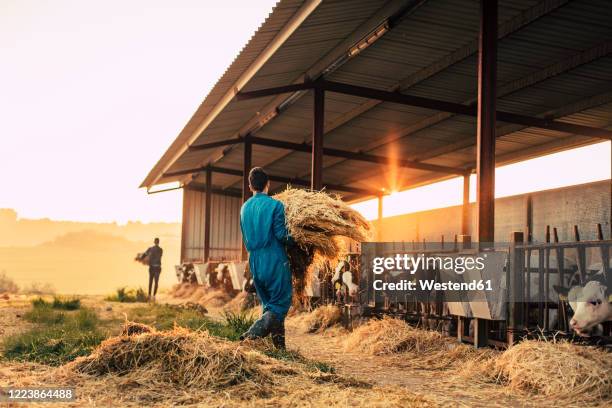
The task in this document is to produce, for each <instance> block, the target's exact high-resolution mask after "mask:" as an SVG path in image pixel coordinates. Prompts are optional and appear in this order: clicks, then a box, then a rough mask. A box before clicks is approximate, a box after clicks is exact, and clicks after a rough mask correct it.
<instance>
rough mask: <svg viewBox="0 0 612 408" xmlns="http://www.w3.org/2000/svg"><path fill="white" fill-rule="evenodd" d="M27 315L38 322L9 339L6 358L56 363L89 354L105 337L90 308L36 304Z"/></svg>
mask: <svg viewBox="0 0 612 408" xmlns="http://www.w3.org/2000/svg"><path fill="white" fill-rule="evenodd" d="M25 317H26V319H28V320H30V321H32V322H35V323H39V325H38V326H37V327H35V328H33V329H31V330H28V331H26V332H24V333H20V334H15V335H13V336H10V337H8V338H6V339H5V340H4V342H3V345H2V349H3V355H2V357H3V358H4V359H7V360H16V361H32V362H36V363H42V364H48V365H52V366H57V365H61V364H65V363H67V362H69V361H72V360H74V359H75V358H77V357H79V356H85V355H88V354H90V353H91V351H92V350H93V349H94V348H95V347H96V346H97V345H98V344H100V342H102V340H104V338H105V337H106V333H104V332H103V331H102V330H100V320H99V318H98V316H97V315H96V313H95V312H94V311H93V310H90V309H85V308H83V309H80V310H78V311H76V312H71V313H69V312H58V311H57V310H53V308H52V307H51V306H35V307H33V308H32V310H31V311H30V312H28V313H27V314H26V316H25Z"/></svg>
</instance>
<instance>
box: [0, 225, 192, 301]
mask: <svg viewBox="0 0 612 408" xmlns="http://www.w3.org/2000/svg"><path fill="white" fill-rule="evenodd" d="M43 224H44V223H43ZM75 224H83V226H90V225H91V224H89V223H75ZM94 225H96V224H94ZM140 225H141V226H143V225H147V226H152V225H151V224H140ZM138 228H141V227H138ZM110 230H111V231H112V232H107V231H104V229H102V230H100V229H95V230H94V229H88V228H85V229H83V230H80V231H70V232H67V233H64V234H62V235H59V236H55V237H53V238H51V239H48V240H46V241H45V242H41V243H36V244H33V245H14V244H13V245H10V246H5V247H0V272H1V271H5V272H6V274H7V275H8V276H9V277H11V278H12V279H14V280H15V282H16V283H17V284H18V285H19V286H21V287H24V286H29V285H31V284H32V283H34V282H37V283H50V284H52V285H53V287H54V288H56V290H57V291H58V292H59V293H82V294H106V293H110V292H112V291H114V290H115V289H116V288H117V287H120V286H132V287H134V286H142V287H143V288H145V287H146V285H147V283H148V271H147V267H146V266H144V265H142V264H140V263H137V262H135V261H134V256H135V255H136V254H137V253H138V252H142V251H144V250H145V249H146V248H147V247H149V246H150V245H151V244H152V242H151V241H152V239H151V238H150V237H153V236H160V239H161V246H162V248H163V249H164V256H163V265H162V268H163V271H162V276H161V278H160V284H161V285H162V286H166V287H167V286H170V285H171V284H173V283H175V281H176V279H175V275H174V264H176V263H178V262H179V254H180V239H179V234H178V231H180V228H178V229H177V231H176V234H175V235H169V234H168V235H165V236H164V234H155V233H153V232H152V231H151V232H149V233H148V234H147V235H146V237H147V239H143V240H132V239H129V238H130V235H132V236H133V234H130V233H127V234H125V232H126V230H122V229H121V228H118V229H117V228H116V229H112V228H111V229H110ZM121 232H124V234H122V233H121ZM3 233H4V231H3Z"/></svg>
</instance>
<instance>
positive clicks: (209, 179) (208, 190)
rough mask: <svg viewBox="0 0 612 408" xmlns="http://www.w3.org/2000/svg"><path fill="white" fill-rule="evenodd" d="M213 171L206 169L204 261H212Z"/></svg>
mask: <svg viewBox="0 0 612 408" xmlns="http://www.w3.org/2000/svg"><path fill="white" fill-rule="evenodd" d="M212 190H213V186H212V171H211V170H210V169H206V192H205V194H206V195H205V198H204V201H205V203H204V261H205V262H208V261H210V214H211V211H210V210H211V206H212Z"/></svg>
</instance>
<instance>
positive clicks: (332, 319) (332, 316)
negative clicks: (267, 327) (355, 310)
mask: <svg viewBox="0 0 612 408" xmlns="http://www.w3.org/2000/svg"><path fill="white" fill-rule="evenodd" d="M292 320H293V321H294V322H295V324H296V325H297V327H298V329H299V330H300V331H301V332H303V333H321V332H323V331H325V330H326V329H329V328H331V327H333V326H335V325H337V324H339V323H340V322H341V320H342V311H341V310H340V308H339V307H338V306H335V305H324V306H319V307H317V308H316V309H314V310H313V311H312V312H309V313H301V314H298V315H295V316H294V317H292Z"/></svg>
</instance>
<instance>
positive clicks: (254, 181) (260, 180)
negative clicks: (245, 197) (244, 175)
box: [249, 167, 270, 193]
mask: <svg viewBox="0 0 612 408" xmlns="http://www.w3.org/2000/svg"><path fill="white" fill-rule="evenodd" d="M268 187H270V181H269V180H268V174H267V173H266V172H265V171H264V169H262V168H261V167H253V168H252V169H251V171H250V172H249V188H250V189H251V191H252V192H254V193H261V192H263V193H267V192H268Z"/></svg>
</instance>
